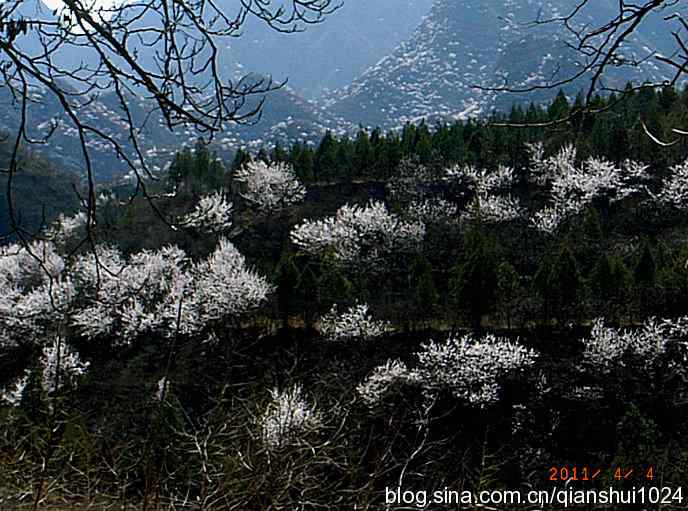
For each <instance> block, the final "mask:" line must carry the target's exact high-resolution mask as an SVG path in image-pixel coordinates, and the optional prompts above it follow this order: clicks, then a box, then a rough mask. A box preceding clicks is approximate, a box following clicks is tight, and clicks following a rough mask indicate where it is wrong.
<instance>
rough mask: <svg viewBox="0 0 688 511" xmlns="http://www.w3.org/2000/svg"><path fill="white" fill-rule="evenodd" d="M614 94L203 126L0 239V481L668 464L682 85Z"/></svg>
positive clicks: (282, 488) (307, 481)
mask: <svg viewBox="0 0 688 511" xmlns="http://www.w3.org/2000/svg"><path fill="white" fill-rule="evenodd" d="M617 99H618V98H616V97H614V96H612V97H607V98H598V99H596V100H595V105H594V106H595V107H596V108H598V109H600V110H602V113H599V114H596V115H590V114H586V115H584V114H583V113H582V111H581V110H580V109H579V107H580V106H581V101H582V99H580V98H579V99H578V100H575V101H572V102H569V101H568V100H567V99H566V97H565V96H564V95H563V94H560V95H559V96H558V97H557V98H556V100H555V101H554V102H552V103H551V104H550V105H548V106H547V107H546V108H543V107H538V106H535V105H533V106H530V107H529V108H526V109H521V108H519V107H514V108H513V109H512V111H511V112H510V113H509V114H508V115H501V114H497V113H495V114H494V115H493V116H492V117H491V118H489V119H485V120H481V121H473V120H471V121H465V122H457V123H455V124H451V125H445V124H442V125H437V126H427V125H426V124H424V123H421V124H419V125H412V124H407V125H406V126H405V127H404V128H403V130H401V131H399V132H389V133H383V132H381V131H379V130H376V131H373V132H368V131H364V130H361V131H360V132H359V133H358V134H357V135H356V137H354V138H339V137H334V136H332V135H331V134H327V135H326V136H325V137H324V138H323V139H322V140H321V141H320V143H319V144H317V145H315V146H311V145H308V144H303V143H295V144H293V145H292V146H290V147H280V146H277V147H273V148H266V149H265V150H261V151H260V152H258V153H254V154H249V153H248V152H245V151H239V152H237V154H236V156H235V158H234V160H233V161H222V160H221V159H219V158H217V157H216V155H215V154H214V153H213V152H212V148H208V147H207V146H206V145H205V144H203V143H202V142H199V143H198V144H197V145H196V147H195V148H193V149H185V150H183V151H180V152H178V153H177V154H176V156H175V157H174V158H173V159H172V161H170V163H169V166H168V167H167V169H166V175H165V177H164V179H158V180H155V181H149V182H148V183H147V190H146V191H147V194H148V197H142V196H140V195H139V196H138V197H134V198H129V197H130V195H129V192H130V191H131V190H130V189H129V187H128V185H121V186H115V187H109V188H108V189H105V188H104V189H99V190H98V194H99V195H98V200H97V204H96V208H95V212H96V214H95V217H94V219H93V220H90V216H89V215H87V214H86V212H85V211H83V210H81V211H76V210H72V211H62V214H61V215H60V216H57V217H55V216H54V217H53V218H51V219H50V220H49V221H47V225H46V226H45V227H43V229H42V231H41V236H40V237H39V238H37V239H35V240H33V241H31V242H30V243H28V244H21V243H16V244H11V245H7V246H4V247H2V249H0V250H1V253H0V256H1V257H0V286H1V287H2V291H1V292H0V312H1V314H0V330H1V332H2V357H0V364H1V367H2V373H1V374H2V380H1V381H0V389H3V390H2V394H1V396H2V402H1V404H0V414H1V415H2V426H1V427H0V507H2V508H3V509H4V508H7V509H60V510H61V509H81V508H86V507H88V506H90V507H91V508H96V509H110V508H113V509H114V508H118V509H130V508H131V509H134V508H136V509H147V510H150V509H208V510H214V509H227V510H230V509H242V510H253V509H255V510H263V509H303V510H306V509H308V510H311V509H323V508H324V509H342V510H344V509H388V508H389V507H388V505H389V502H386V501H385V500H386V498H387V497H386V492H387V491H388V490H389V489H392V490H396V489H397V488H403V489H405V490H410V491H415V492H420V491H427V494H428V495H429V494H431V493H432V492H433V491H435V490H440V491H441V490H443V489H445V490H446V489H451V490H456V491H463V490H466V491H469V492H473V493H474V494H477V493H479V492H480V491H492V490H500V489H505V488H511V489H513V488H515V489H548V488H551V487H552V485H553V484H555V483H553V482H552V481H551V480H550V475H551V468H552V467H568V469H572V468H573V467H578V470H583V468H585V467H587V469H588V470H591V469H594V470H597V469H600V473H599V477H597V478H596V479H595V480H594V481H587V480H585V481H584V482H583V480H577V481H575V482H574V483H571V484H574V485H581V484H585V485H587V486H585V487H584V488H601V487H605V486H610V485H612V486H614V487H615V488H631V487H632V486H634V485H636V486H638V485H641V484H646V485H651V486H660V485H661V486H665V487H672V488H674V489H676V488H680V485H681V484H682V482H683V481H685V480H686V477H687V473H688V446H686V443H685V438H686V436H687V434H688V431H687V430H686V424H688V421H686V419H687V418H688V408H687V404H688V400H687V399H686V398H687V396H688V365H687V364H688V362H687V360H688V358H687V357H688V348H687V345H686V340H687V339H688V315H687V314H688V232H687V228H686V226H687V225H688V223H687V222H686V221H687V220H688V189H687V188H686V185H685V183H686V182H688V141H687V140H685V139H678V142H677V143H675V144H673V145H671V146H667V147H663V146H662V145H660V144H657V143H656V142H654V141H653V140H652V139H651V138H650V137H649V136H648V134H647V132H646V131H650V132H651V133H652V135H653V136H654V137H656V138H657V139H660V140H665V141H667V142H669V141H671V140H673V137H675V135H674V134H672V129H673V128H677V127H685V126H686V125H688V92H686V91H677V90H674V89H671V88H665V89H663V90H659V91H653V90H652V89H647V90H640V91H638V92H631V91H630V90H629V92H628V95H627V96H626V97H625V98H624V99H623V100H622V101H617ZM522 124H527V125H528V127H522V126H519V125H522ZM643 125H644V126H645V127H644V126H643ZM538 126H539V127H538ZM646 129H647V130H646ZM152 205H153V206H154V207H152ZM37 226H38V227H41V225H40V224H37ZM618 467H630V468H635V469H636V470H637V471H638V474H639V475H638V477H641V476H642V478H641V479H623V478H619V477H617V476H618V474H617V473H616V472H615V468H618ZM567 473H568V472H567ZM648 475H650V476H652V478H651V479H648ZM567 478H568V476H567ZM660 482H661V484H660ZM559 484H560V486H563V484H564V482H562V481H559ZM417 495H421V494H420V493H417ZM679 497H680V498H679ZM683 498H686V496H685V495H683V496H677V495H676V494H672V495H671V496H670V499H669V502H667V505H668V507H667V508H671V507H672V506H673V507H675V508H680V507H681V506H682V505H684V503H685V501H683V500H682V499H683ZM426 504H427V507H426V508H427V509H446V508H447V507H446V506H442V505H439V504H438V505H435V504H432V503H426ZM413 505H415V506H416V508H423V506H422V505H420V503H419V501H416V503H415V504H413ZM127 506H128V507H127ZM433 506H434V507H433ZM517 507H518V506H515V507H514V508H517ZM393 508H394V507H393ZM505 508H508V507H505ZM518 508H521V507H518Z"/></svg>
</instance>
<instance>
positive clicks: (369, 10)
mask: <svg viewBox="0 0 688 511" xmlns="http://www.w3.org/2000/svg"><path fill="white" fill-rule="evenodd" d="M432 3H433V2H432V0H345V1H344V2H343V4H342V6H341V7H340V8H339V9H338V10H337V11H335V12H334V13H332V14H331V15H330V16H328V17H327V19H326V20H325V21H324V22H323V23H320V24H317V25H308V26H307V27H305V30H304V31H302V32H297V33H292V34H284V33H279V32H276V31H274V30H272V29H270V28H269V27H268V26H267V25H266V24H265V23H263V22H261V21H259V20H257V19H255V18H251V19H248V20H247V23H246V25H245V26H244V30H243V34H242V36H241V37H239V38H237V39H233V40H231V41H229V44H228V45H227V48H226V49H227V52H228V55H229V56H230V58H231V62H233V63H239V64H240V65H241V67H239V68H238V69H241V70H244V71H252V72H253V71H255V72H260V73H266V74H271V75H272V76H273V78H274V79H276V80H284V79H288V80H289V85H290V86H291V87H292V88H293V89H294V90H295V91H296V92H298V93H300V94H302V95H303V96H305V97H307V98H311V99H312V98H316V97H318V96H319V95H320V94H321V93H322V92H323V91H324V90H326V89H336V88H341V87H344V86H346V85H348V84H349V83H350V82H351V81H352V80H353V79H354V78H356V76H358V75H360V74H361V73H362V72H363V71H364V70H365V69H366V68H367V67H368V66H371V65H373V64H375V62H377V61H378V60H380V59H381V58H382V57H384V56H385V55H387V54H388V53H389V52H391V51H393V50H394V48H395V47H396V46H397V45H398V44H399V43H401V42H402V41H404V40H406V39H407V38H408V37H409V36H410V35H411V33H412V32H413V30H414V29H415V28H416V27H417V26H418V24H419V23H420V20H421V19H422V17H423V16H424V15H426V14H428V12H429V11H430V7H431V6H432Z"/></svg>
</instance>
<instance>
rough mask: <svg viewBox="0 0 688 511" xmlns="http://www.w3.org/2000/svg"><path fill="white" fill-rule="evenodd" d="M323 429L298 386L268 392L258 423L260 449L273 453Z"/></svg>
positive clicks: (319, 415) (317, 412) (319, 416)
mask: <svg viewBox="0 0 688 511" xmlns="http://www.w3.org/2000/svg"><path fill="white" fill-rule="evenodd" d="M322 425H323V421H322V416H321V414H320V412H319V411H318V410H317V409H316V408H315V407H314V406H312V405H311V404H310V403H309V402H308V401H307V400H306V398H305V397H304V395H303V388H302V387H301V385H293V386H292V387H290V388H289V389H287V390H281V391H280V390H279V389H277V388H274V389H272V390H270V402H269V403H268V406H267V408H266V409H265V411H264V412H263V413H262V415H261V416H260V417H259V419H258V428H259V430H260V432H261V438H262V441H263V445H264V446H265V448H266V449H268V450H277V449H281V448H283V447H285V446H286V445H288V444H289V443H291V442H297V441H298V440H299V439H300V438H302V437H303V436H305V435H307V434H309V433H313V432H317V431H318V430H319V429H320V428H321V427H322Z"/></svg>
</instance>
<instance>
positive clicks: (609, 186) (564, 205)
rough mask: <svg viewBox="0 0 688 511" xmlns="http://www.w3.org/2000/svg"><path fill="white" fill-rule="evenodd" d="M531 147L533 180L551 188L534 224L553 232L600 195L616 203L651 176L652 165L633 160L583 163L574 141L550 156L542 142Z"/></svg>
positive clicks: (636, 190) (596, 160) (598, 160)
mask: <svg viewBox="0 0 688 511" xmlns="http://www.w3.org/2000/svg"><path fill="white" fill-rule="evenodd" d="M529 150H530V153H531V175H532V176H533V180H534V182H535V183H537V184H539V185H541V186H545V187H548V188H549V195H550V199H549V204H547V205H546V206H545V207H544V208H543V209H541V210H539V211H537V212H535V213H534V215H533V216H532V218H531V224H532V225H533V226H534V227H535V228H536V229H538V230H540V231H543V232H546V233H553V232H554V231H555V230H556V229H557V228H558V227H559V225H561V223H562V222H564V221H565V220H567V219H568V218H570V217H571V216H574V215H576V214H578V213H580V212H582V211H583V209H584V208H585V207H586V206H587V205H588V204H590V203H591V202H592V200H593V199H594V198H596V197H600V196H606V197H607V198H608V199H609V201H610V202H616V201H619V200H622V199H624V198H626V197H628V196H629V195H632V194H634V193H637V192H639V191H640V190H641V189H642V187H641V186H640V183H641V182H642V181H644V180H646V179H647V178H648V175H647V172H646V170H647V168H648V167H647V166H646V165H642V164H640V163H638V162H633V161H630V160H627V161H625V162H624V163H623V164H622V165H621V166H618V165H615V164H614V163H612V162H609V161H606V160H603V159H600V158H593V157H590V158H588V159H586V160H585V161H583V162H580V163H579V162H578V161H577V154H576V149H575V147H574V146H573V145H570V144H569V145H566V146H564V147H563V148H562V149H561V150H560V151H559V152H558V153H557V154H555V155H553V156H550V157H548V158H545V157H544V149H543V146H542V144H534V145H530V146H529Z"/></svg>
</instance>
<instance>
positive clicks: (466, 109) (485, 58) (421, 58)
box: [326, 0, 668, 129]
mask: <svg viewBox="0 0 688 511" xmlns="http://www.w3.org/2000/svg"><path fill="white" fill-rule="evenodd" d="M571 8H572V5H571V2H569V1H567V0H551V1H549V2H547V3H543V2H536V1H533V0H502V1H498V0H487V1H483V2H473V1H470V0H437V1H436V2H435V3H434V5H433V7H432V10H431V12H430V14H429V15H428V16H427V17H426V18H425V19H424V20H423V22H422V23H421V24H420V26H419V27H418V28H417V30H416V31H415V32H414V33H413V35H412V36H411V37H410V38H409V39H408V40H407V41H405V42H403V43H402V44H400V45H399V46H398V47H397V49H396V50H395V51H394V52H393V53H391V54H390V55H388V56H387V57H385V58H384V59H382V60H381V61H380V62H378V63H377V64H376V65H375V66H372V67H370V68H369V69H367V70H366V71H365V72H364V73H363V74H362V75H361V76H360V77H359V78H357V79H356V80H354V82H353V83H352V84H351V85H349V86H348V87H346V88H344V89H342V90H339V91H335V92H333V93H332V94H330V96H329V98H327V101H326V104H327V105H328V108H329V111H331V112H332V113H334V114H335V115H338V116H341V117H344V118H348V119H356V120H357V121H358V122H361V123H362V124H364V125H368V126H371V127H372V126H381V127H383V128H385V129H389V128H395V127H398V126H400V125H402V124H403V123H405V122H407V121H418V120H420V119H421V118H430V119H432V118H443V119H447V118H449V119H451V118H465V117H468V116H475V115H480V114H487V113H489V112H490V111H491V110H492V109H495V108H496V109H507V108H509V107H510V105H511V104H512V103H513V102H524V101H531V100H532V101H544V100H547V99H549V98H551V97H552V96H553V95H554V94H556V92H557V90H545V91H538V92H533V93H528V94H519V95H515V94H507V93H498V92H494V91H489V90H484V89H483V90H481V89H478V88H476V87H475V86H476V85H481V86H484V87H488V88H489V87H499V86H508V87H512V88H523V87H528V86H529V85H535V84H539V83H542V82H544V81H547V80H550V81H556V80H557V79H561V78H564V77H566V76H571V75H573V74H575V73H576V72H577V71H578V70H579V69H580V68H579V67H578V66H577V62H576V61H577V57H578V56H577V55H576V54H575V52H574V51H573V50H572V49H571V48H569V47H568V46H567V45H566V44H565V34H563V33H562V28H561V26H560V25H558V24H537V25H534V24H533V23H532V22H533V21H535V20H538V19H539V20H544V19H551V18H556V17H559V16H562V15H564V14H567V13H568V12H569V11H570V9H571ZM617 8H618V7H617V6H615V4H614V2H613V1H611V0H599V1H596V2H594V5H593V6H592V7H589V8H587V9H585V10H584V11H583V12H581V13H580V15H579V16H578V17H577V18H576V19H577V21H578V22H579V23H592V24H593V25H598V24H601V23H603V22H605V21H607V20H609V19H611V17H613V15H614V14H615V12H616V10H615V9H617ZM654 21H655V24H654V25H650V24H648V26H651V27H653V28H655V29H659V28H661V25H659V24H658V23H657V21H658V20H656V19H655V20H654ZM660 33H661V31H660V30H655V31H654V32H651V31H647V30H646V31H644V32H640V33H638V34H636V35H635V36H634V38H633V41H632V42H631V43H630V44H629V45H627V51H629V52H630V53H633V54H635V55H637V56H640V57H645V56H647V55H648V54H649V53H650V52H651V50H653V49H655V48H650V47H649V46H648V45H653V43H657V44H656V45H654V46H656V47H659V48H662V47H664V46H666V45H667V42H668V41H667V40H666V35H663V36H662V37H660V36H658V35H657V34H660ZM661 78H665V76H663V75H662V73H661V70H659V69H658V68H657V66H656V65H655V64H654V62H652V61H647V62H645V63H644V64H643V65H642V66H641V67H640V68H639V69H636V70H631V69H624V70H619V71H615V70H612V73H610V74H609V75H608V76H607V80H608V81H607V84H608V85H612V84H613V85H616V86H623V84H624V83H625V82H626V81H628V80H635V81H642V80H644V79H653V80H657V79H661ZM584 85H585V83H584V80H579V81H577V82H575V83H573V84H570V85H568V86H566V87H565V89H566V90H567V91H568V92H569V93H572V94H575V92H576V91H577V90H579V89H580V88H582V87H584Z"/></svg>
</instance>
